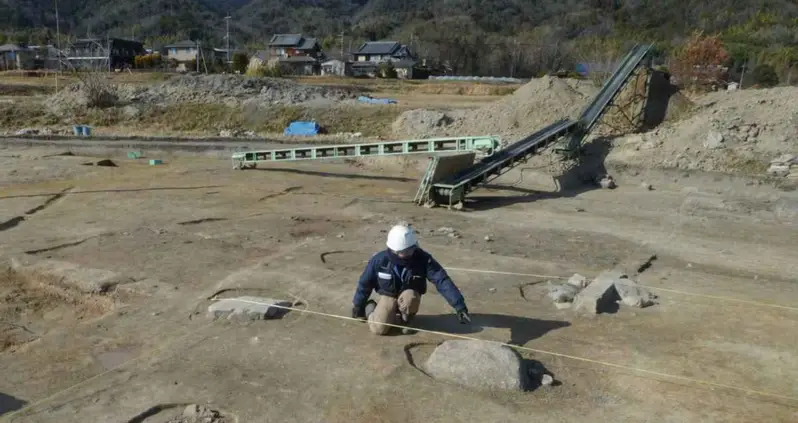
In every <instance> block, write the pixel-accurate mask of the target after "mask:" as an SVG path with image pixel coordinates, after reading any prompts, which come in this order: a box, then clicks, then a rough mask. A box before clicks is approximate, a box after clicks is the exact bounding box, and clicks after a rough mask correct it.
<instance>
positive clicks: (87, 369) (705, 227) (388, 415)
mask: <svg viewBox="0 0 798 423" xmlns="http://www.w3.org/2000/svg"><path fill="white" fill-rule="evenodd" d="M58 151H59V150H57V149H52V148H49V149H43V148H27V149H6V150H4V151H3V153H2V156H3V157H2V158H1V160H2V165H3V170H2V172H4V173H2V175H3V176H2V179H3V182H4V183H3V184H2V185H3V186H2V187H0V236H1V237H2V239H3V242H2V244H1V245H0V254H2V257H4V259H6V260H9V261H10V260H11V259H12V258H16V259H18V260H21V261H30V262H39V261H41V260H58V261H61V262H66V263H71V264H73V265H76V266H79V268H81V269H86V268H91V269H100V270H105V271H112V272H114V274H116V275H117V276H118V277H119V278H120V279H119V280H121V281H122V282H121V283H120V284H119V285H118V286H117V287H116V289H115V290H112V291H111V292H108V293H104V294H91V295H88V294H83V293H80V292H76V291H75V290H74V289H68V288H65V287H64V286H61V285H58V284H57V283H56V282H53V281H52V280H47V279H46V278H45V279H35V278H34V279H31V278H27V279H26V278H21V277H20V276H19V275H18V274H15V273H14V272H6V274H5V276H4V280H3V284H2V285H0V286H2V291H0V298H2V302H0V304H1V305H2V313H3V314H2V315H0V317H1V318H2V320H1V321H2V324H3V325H5V326H4V327H3V331H2V332H0V334H2V335H3V336H4V338H3V344H2V345H3V350H2V351H1V352H0V363H2V370H3V371H2V374H3V375H4V377H3V378H1V379H0V394H2V397H0V398H3V399H2V403H0V404H2V407H3V408H2V409H0V413H2V414H4V416H2V417H6V418H9V420H10V421H19V422H23V421H24V422H39V421H41V422H45V421H60V422H73V421H74V422H83V421H120V422H128V421H139V422H141V421H146V422H166V421H168V420H169V418H170V416H171V415H172V414H174V413H175V412H179V411H180V410H182V408H183V407H184V406H185V405H186V404H191V403H198V404H212V405H213V407H215V408H216V409H218V410H220V411H221V412H222V413H223V414H226V415H228V416H230V417H231V418H232V417H235V418H237V421H240V422H254V421H281V422H367V421H368V422H374V421H385V422H400V421H428V422H444V421H447V422H448V421H491V422H493V421H497V422H498V421H502V422H528V421H530V416H535V417H534V419H535V420H536V421H542V422H555V421H556V422H562V421H569V422H570V421H573V422H585V421H590V422H619V421H622V422H645V421H651V422H655V421H656V422H663V421H673V422H677V421H678V422H683V421H707V422H711V421H717V422H748V421H770V422H790V421H795V420H796V419H798V414H797V413H796V411H797V410H798V402H795V401H789V400H785V399H774V398H771V397H767V396H763V395H754V394H745V393H741V392H739V391H735V390H731V389H720V388H715V389H710V388H707V387H706V386H702V385H700V384H695V383H690V382H684V381H682V382H676V381H674V380H670V379H668V378H665V377H652V376H651V375H650V374H649V375H646V374H641V373H635V372H631V371H626V370H622V369H617V368H611V367H607V366H603V365H600V364H594V363H586V362H582V361H574V360H570V359H566V358H562V357H556V356H551V355H546V354H535V355H534V356H531V355H530V354H527V353H524V354H525V355H526V356H528V357H531V358H534V359H536V360H539V361H541V362H542V363H543V364H544V365H545V366H546V367H547V368H548V369H549V370H550V371H551V372H552V373H553V374H554V376H555V379H556V380H558V381H559V382H561V384H559V385H558V386H553V387H551V388H541V389H537V390H535V391H533V392H529V393H524V394H504V393H495V392H494V393H486V392H477V391H472V390H468V389H465V388H460V387H456V386H451V385H447V384H445V383H442V382H439V381H435V380H432V379H429V378H428V377H426V376H425V375H424V374H422V373H421V372H419V371H418V370H416V369H415V368H414V367H413V366H411V365H410V363H409V362H408V355H407V354H408V353H407V351H408V348H407V347H408V346H409V345H411V344H416V343H421V344H422V345H426V344H435V343H438V342H441V341H443V340H444V338H443V337H441V336H437V335H430V334H424V333H420V334H416V335H411V336H391V337H384V338H377V337H375V336H371V335H370V334H369V333H368V330H367V329H366V327H365V325H363V324H360V323H352V322H349V321H345V320H340V319H335V318H330V317H321V316H317V315H308V314H301V313H298V312H290V313H288V314H287V315H286V316H285V317H283V318H282V319H280V320H268V321H256V322H251V323H247V324H239V323H233V322H221V321H212V320H208V319H207V318H206V317H205V309H206V308H207V306H208V305H209V301H208V298H210V297H212V296H213V295H214V294H216V293H218V292H220V291H223V290H229V291H225V295H237V294H246V295H255V296H263V297H272V298H279V299H286V300H290V301H298V302H301V303H302V304H303V307H306V308H307V309H309V310H314V311H319V312H324V313H329V314H333V315H342V316H346V315H348V313H349V310H350V309H351V298H352V294H353V291H354V286H355V283H356V280H357V277H358V276H359V275H360V273H361V272H362V267H363V265H364V262H365V261H366V260H367V259H368V258H369V257H370V255H371V254H372V253H374V252H376V251H378V250H380V249H382V248H384V247H383V245H384V238H385V235H386V232H387V229H389V227H390V225H392V224H394V223H395V222H397V221H400V220H406V221H409V222H412V223H413V225H414V226H415V227H416V228H417V229H418V230H419V232H420V239H421V245H422V247H423V248H425V249H426V250H428V251H430V252H431V253H432V254H434V255H435V257H436V258H437V259H438V260H439V261H440V262H441V263H442V264H443V265H444V266H448V267H453V268H461V269H475V270H481V271H504V272H514V273H528V274H542V275H554V276H562V277H567V276H570V275H572V274H573V273H575V272H579V273H581V274H583V275H586V276H590V277H594V276H596V275H597V274H598V273H599V272H600V271H602V270H605V269H610V268H613V267H614V266H616V265H617V264H618V263H621V262H622V261H624V260H627V259H629V258H633V257H637V256H639V255H640V254H641V253H647V252H651V253H654V254H656V255H657V257H658V258H657V260H656V261H655V262H654V263H653V265H652V267H651V268H649V269H648V270H646V271H645V272H644V273H643V274H641V275H640V276H639V278H638V280H639V282H640V283H642V284H645V285H649V286H652V287H659V288H664V289H666V290H661V291H656V293H657V294H658V295H659V303H658V304H656V305H655V306H652V307H649V308H645V309H628V308H621V309H620V310H619V311H618V312H617V313H614V314H601V315H597V316H594V317H592V318H587V317H580V316H577V315H575V314H574V313H573V312H572V311H570V310H558V309H556V308H555V307H554V305H553V304H552V303H551V302H550V301H549V300H547V299H546V296H545V294H546V289H545V284H544V283H536V282H541V281H545V278H543V279H542V278H535V277H527V276H519V275H500V274H492V273H480V272H474V271H463V270H451V271H450V274H451V275H452V277H453V279H454V280H455V282H456V283H457V284H458V286H459V287H460V288H461V289H462V291H463V292H464V294H465V296H466V299H467V302H468V305H469V309H471V311H472V313H473V319H474V324H473V325H471V326H468V325H459V324H458V323H457V322H456V319H455V317H454V315H453V314H452V312H451V310H450V309H449V308H448V306H447V305H446V304H445V302H444V301H443V300H442V298H440V296H438V295H437V294H436V293H435V291H434V290H430V292H429V293H428V294H427V295H426V296H424V298H423V300H422V310H421V316H420V317H419V320H418V325H419V326H420V327H422V328H427V329H433V330H442V331H449V332H452V333H457V334H466V335H469V336H474V337H477V338H480V339H488V340H497V341H505V342H506V341H510V340H513V341H515V342H518V343H520V344H522V345H525V346H527V347H530V348H535V349H539V350H545V351H552V352H558V353H562V354H567V355H573V356H579V357H584V358H588V359H591V360H597V361H604V362H609V363H617V364H622V365H624V366H631V367H638V368H643V369H648V370H651V371H656V372H661V373H667V374H673V375H680V376H685V377H689V378H695V379H701V380H706V381H711V382H716V383H722V384H727V385H733V386H736V387H740V388H745V389H751V390H757V391H763V392H770V393H774V394H779V395H782V396H787V397H794V396H796V392H798V382H797V381H798V377H796V376H798V353H797V352H796V349H795V336H791V335H790V334H794V333H795V325H796V320H798V314H796V313H798V311H796V310H795V309H792V308H778V307H774V306H771V305H782V306H787V307H793V306H794V305H795V304H796V303H798V290H796V285H795V284H796V277H795V275H796V274H798V261H796V260H795V239H796V236H798V213H796V212H797V211H798V198H797V197H798V196H796V195H795V193H794V192H782V191H779V190H776V189H774V188H769V187H767V186H766V185H746V184H745V183H737V182H729V181H727V180H721V179H718V178H716V177H715V176H711V175H710V176H707V177H706V178H704V179H701V178H700V177H699V176H697V175H695V176H691V177H690V178H684V177H683V178H681V179H680V180H678V181H676V180H674V178H672V177H671V176H669V175H665V174H663V175H662V176H661V179H659V180H657V179H655V177H654V175H653V173H652V174H651V175H647V177H648V178H649V180H650V181H653V183H654V184H655V186H656V189H655V190H653V191H650V190H648V189H646V188H643V187H641V186H640V184H639V181H638V180H636V179H634V178H632V177H628V178H627V179H624V177H622V176H621V177H619V178H618V180H619V181H620V187H619V188H618V189H616V190H612V191H610V190H588V191H584V192H581V193H579V194H578V195H572V194H570V193H561V194H556V193H541V192H538V191H534V190H532V189H531V188H532V187H531V186H529V185H527V184H526V182H524V181H520V182H518V177H519V175H517V174H508V175H507V176H506V177H505V178H504V179H502V180H500V181H498V182H497V185H498V186H499V187H497V188H495V189H491V190H483V191H482V192H479V191H478V192H477V193H476V194H475V201H474V202H471V203H469V209H468V210H467V211H465V212H454V211H448V210H445V209H425V208H421V207H417V206H415V205H413V204H412V203H411V201H410V199H412V197H413V194H415V190H416V188H417V178H418V177H419V176H420V174H419V173H418V172H417V171H416V170H415V168H412V167H411V168H408V167H403V168H401V169H396V170H393V169H392V168H390V167H382V168H380V170H374V169H372V168H369V167H367V166H366V167H363V166H361V167H354V166H352V165H350V164H344V163H325V164H319V163H300V164H278V165H275V166H274V167H271V168H269V169H261V170H252V171H245V172H233V171H231V170H230V168H229V163H228V162H226V161H220V160H217V159H210V158H197V157H180V156H177V155H176V156H174V157H172V158H171V159H170V160H169V161H168V162H167V163H166V164H165V165H163V166H147V165H146V164H143V163H138V162H136V161H133V160H126V159H124V158H118V157H114V160H115V161H116V162H117V164H118V167H96V166H81V165H80V163H81V162H82V161H86V160H87V159H86V158H82V157H75V156H71V157H70V156H50V157H45V156H49V155H52V154H53V153H57V152H58ZM521 179H523V178H521ZM625 181H628V182H625ZM442 227H447V228H452V229H453V230H454V231H456V232H457V233H459V234H460V237H452V236H448V235H447V233H448V232H447V231H441V230H439V229H440V228H442ZM488 235H489V239H490V241H486V240H485V237H486V236H488ZM325 252H335V253H334V254H329V255H326V256H325V261H324V262H323V261H322V260H321V259H320V255H321V254H322V253H325ZM54 284H55V285H54ZM520 292H524V295H523V297H522V296H521V295H520ZM735 299H738V300H747V301H756V302H760V303H767V304H771V305H757V304H751V303H742V302H737V301H734V300H735ZM411 350H412V349H411ZM410 354H411V357H412V354H413V352H411V353H410ZM398 393H401V394H398ZM176 410H177V411H176ZM142 413H144V414H142ZM170 413H171V414H170ZM137 416H138V417H137ZM2 417H0V418H2Z"/></svg>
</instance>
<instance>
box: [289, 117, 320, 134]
mask: <svg viewBox="0 0 798 423" xmlns="http://www.w3.org/2000/svg"><path fill="white" fill-rule="evenodd" d="M320 129H321V128H320V127H319V124H318V123H316V122H303V121H294V122H291V124H290V125H288V128H285V131H283V134H285V135H305V136H308V135H318V134H319V130H320Z"/></svg>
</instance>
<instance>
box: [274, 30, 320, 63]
mask: <svg viewBox="0 0 798 423" xmlns="http://www.w3.org/2000/svg"><path fill="white" fill-rule="evenodd" d="M296 56H305V57H312V58H314V59H317V60H318V59H321V58H322V56H323V54H322V51H321V45H319V43H318V41H317V40H316V39H315V38H306V37H305V36H303V35H302V34H275V35H274V36H272V39H271V40H270V41H269V57H271V58H281V59H286V58H289V57H296Z"/></svg>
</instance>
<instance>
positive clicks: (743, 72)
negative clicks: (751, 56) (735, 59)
mask: <svg viewBox="0 0 798 423" xmlns="http://www.w3.org/2000/svg"><path fill="white" fill-rule="evenodd" d="M747 66H748V61H746V62H745V63H743V70H742V73H740V86H739V87H737V88H738V89H740V90H742V89H743V79H744V78H745V68H746V67H747Z"/></svg>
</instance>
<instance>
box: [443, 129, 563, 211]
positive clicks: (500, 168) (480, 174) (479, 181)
mask: <svg viewBox="0 0 798 423" xmlns="http://www.w3.org/2000/svg"><path fill="white" fill-rule="evenodd" d="M575 126H576V122H574V121H572V120H570V119H563V120H561V121H559V122H556V123H553V124H551V125H549V126H547V127H545V128H543V129H541V130H540V131H538V132H535V133H534V134H532V135H530V136H528V137H526V138H524V139H522V140H521V141H518V142H516V143H514V144H511V145H509V146H508V147H507V148H505V149H504V150H502V151H501V152H500V153H498V154H494V155H492V156H490V157H486V158H484V159H482V160H481V161H480V162H478V163H476V164H475V165H474V166H472V167H470V168H468V169H465V170H464V171H462V172H459V173H457V174H455V175H453V176H452V177H450V178H448V179H446V180H444V181H442V182H439V183H436V184H433V185H432V187H431V188H430V189H431V190H432V191H433V192H432V193H430V194H429V196H430V197H431V198H433V199H441V198H448V205H449V207H451V206H453V205H455V204H457V203H460V202H462V201H463V200H465V196H466V194H468V193H469V192H471V191H473V190H475V189H476V188H477V187H478V186H480V185H484V184H486V183H488V182H490V181H491V180H493V179H496V178H498V177H499V176H501V175H502V174H504V173H505V172H507V171H509V170H510V169H512V168H513V167H515V166H516V165H517V164H518V163H519V162H522V161H526V158H527V157H529V156H531V155H534V154H537V153H538V151H540V150H542V149H544V148H546V147H548V146H550V145H552V144H553V143H555V142H556V141H558V140H559V139H560V137H563V136H565V135H567V134H568V133H570V132H571V131H573V129H574V127H575ZM436 202H437V201H436Z"/></svg>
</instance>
